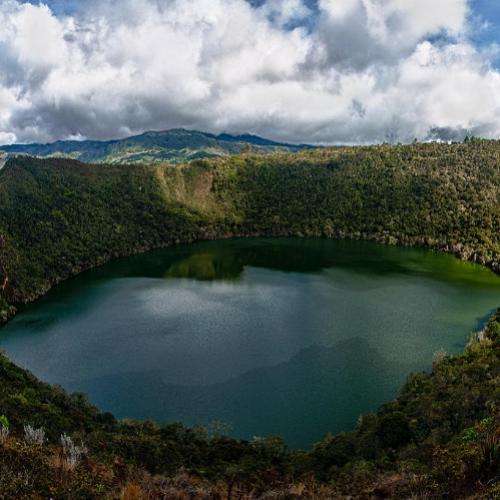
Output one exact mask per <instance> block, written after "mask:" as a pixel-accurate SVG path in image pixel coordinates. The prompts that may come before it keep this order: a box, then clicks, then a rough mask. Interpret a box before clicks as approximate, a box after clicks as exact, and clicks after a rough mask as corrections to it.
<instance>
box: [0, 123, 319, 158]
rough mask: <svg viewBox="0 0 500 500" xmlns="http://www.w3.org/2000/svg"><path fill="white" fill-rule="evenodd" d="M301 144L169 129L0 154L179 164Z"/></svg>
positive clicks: (288, 148)
mask: <svg viewBox="0 0 500 500" xmlns="http://www.w3.org/2000/svg"><path fill="white" fill-rule="evenodd" d="M309 148H312V146H308V145H305V144H299V145H294V144H285V143H280V142H275V141H271V140H269V139H265V138H262V137H258V136H256V135H251V134H244V135H230V134H220V135H214V134H208V133H205V132H198V131H196V130H186V129H172V130H166V131H162V132H145V133H144V134H141V135H136V136H132V137H127V138H125V139H117V140H113V141H57V142H53V143H50V144H13V145H9V146H0V154H1V152H2V151H3V152H5V153H8V154H23V155H29V156H37V157H41V158H48V157H60V158H72V159H75V160H80V161H84V162H87V163H122V164H123V163H156V162H169V163H183V162H185V161H189V160H193V159H197V158H215V157H218V156H228V155H232V154H238V153H241V152H242V151H250V150H251V151H252V152H253V153H259V154H268V153H277V152H297V151H300V150H303V149H309Z"/></svg>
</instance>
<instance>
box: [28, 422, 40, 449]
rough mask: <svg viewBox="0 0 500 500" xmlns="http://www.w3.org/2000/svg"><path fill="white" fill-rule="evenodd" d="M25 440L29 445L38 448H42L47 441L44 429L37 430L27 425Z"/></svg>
mask: <svg viewBox="0 0 500 500" xmlns="http://www.w3.org/2000/svg"><path fill="white" fill-rule="evenodd" d="M24 440H25V441H26V442H27V443H28V444H33V445H37V446H42V445H43V443H44V441H45V431H44V430H43V427H40V428H39V429H35V428H34V427H33V426H31V425H29V424H28V425H25V426H24Z"/></svg>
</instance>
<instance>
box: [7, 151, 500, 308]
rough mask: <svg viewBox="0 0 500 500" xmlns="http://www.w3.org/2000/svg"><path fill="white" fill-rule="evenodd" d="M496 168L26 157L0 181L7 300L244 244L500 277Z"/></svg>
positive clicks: (407, 157)
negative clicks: (114, 162) (313, 246)
mask: <svg viewBox="0 0 500 500" xmlns="http://www.w3.org/2000/svg"><path fill="white" fill-rule="evenodd" d="M499 158H500V145H499V144H498V143H497V142H477V143H470V144H465V145H450V146H447V145H435V144H429V145H413V146H394V147H392V146H378V147H368V148H351V149H337V150H318V151H314V152H307V153H300V154H294V155H274V156H268V157H261V156H252V155H242V156H235V157H230V158H227V159H223V160H217V161H215V160H197V161H194V162H191V163H189V164H186V165H180V166H169V165H160V166H114V167H112V166H107V167H106V168H104V167H103V166H97V165H85V164H82V163H78V162H76V161H70V160H61V159H57V160H56V159H47V160H35V159H33V158H29V157H18V158H15V159H11V160H9V162H8V164H7V165H6V166H5V167H4V169H3V170H2V171H1V172H0V199H1V203H0V231H1V234H2V235H3V237H4V240H5V241H4V245H3V248H2V250H1V252H2V261H3V263H4V265H5V267H6V272H7V274H8V278H9V283H8V285H7V287H6V289H5V291H4V294H3V298H4V300H6V301H7V302H8V303H10V304H15V303H20V302H26V301H29V300H32V299H34V298H35V297H37V296H39V295H40V294H43V293H45V292H46V291H47V290H48V288H49V287H50V286H51V285H52V284H54V283H57V282H58V281H60V280H61V279H64V278H67V277H68V276H71V275H74V274H76V273H78V272H80V271H81V270H82V269H86V268H89V267H92V266H95V265H98V264H101V263H103V262H105V261H107V260H109V259H110V258H113V257H116V256H120V255H127V254H130V253H133V252H139V251H143V250H147V249H150V248H154V247H159V246H164V245H170V244H174V243H179V242H189V241H194V240H197V239H211V238H218V237H230V236H236V235H239V236H245V235H264V236H265V235H273V236H280V235H282V236H287V235H299V236H319V237H331V238H363V239H374V240H377V241H381V242H384V243H389V244H396V243H399V244H405V245H407V244H412V245H422V246H427V247H432V248H438V249H442V250H445V251H450V252H453V253H455V254H457V255H459V256H461V257H462V258H465V259H470V260H474V261H477V262H480V263H482V264H486V265H488V266H490V267H492V268H493V269H499V255H500V238H499V229H500V161H499ZM5 314H6V312H5V309H4V312H3V315H4V316H5Z"/></svg>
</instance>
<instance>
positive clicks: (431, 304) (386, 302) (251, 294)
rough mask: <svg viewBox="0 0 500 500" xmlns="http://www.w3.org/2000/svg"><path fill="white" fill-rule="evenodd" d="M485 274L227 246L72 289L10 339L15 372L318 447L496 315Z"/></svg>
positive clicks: (321, 252)
mask: <svg viewBox="0 0 500 500" xmlns="http://www.w3.org/2000/svg"><path fill="white" fill-rule="evenodd" d="M499 299H500V279H499V278H498V277H497V276H495V275H494V274H492V273H491V272H489V271H488V270H486V269H484V268H481V267H479V266H475V265H472V264H467V263H463V262H459V261H458V260H456V259H454V258H452V257H450V256H446V255H440V254H436V253H432V252H423V251H419V250H409V249H401V248H394V247H383V246H378V245H374V244H370V243H362V242H334V241H327V240H296V239H288V240H285V239H282V240H259V239H256V240H232V241H222V242H210V243H202V244H196V245H192V246H182V247H178V248H173V249H168V250H162V251H155V252H150V253H148V254H145V255H141V256H136V257H131V258H127V259H122V260H119V261H116V262H112V263H110V264H108V265H106V266H104V267H102V268H99V269H96V270H94V271H91V272H88V273H85V274H83V275H81V276H80V277H78V278H76V279H74V280H70V281H68V282H66V283H63V284H62V285H61V286H59V287H57V288H55V289H54V290H53V291H52V292H51V293H49V294H48V295H47V296H46V297H44V298H42V299H41V300H40V301H38V302H37V303H35V304H32V305H30V306H27V307H25V308H24V309H23V311H22V312H21V314H19V315H18V316H17V317H16V318H15V319H14V321H12V322H11V323H10V324H9V325H7V327H6V328H4V329H3V330H2V338H1V345H2V348H4V349H5V350H6V351H7V353H8V354H9V356H11V357H12V358H13V359H14V361H16V362H17V363H19V364H21V365H22V366H25V367H27V368H29V369H30V370H32V371H33V372H34V373H35V374H36V375H38V376H40V377H41V378H43V379H45V380H47V381H50V382H53V383H59V384H62V385H63V386H64V387H66V388H68V389H69V390H78V391H82V392H86V393H88V394H89V395H90V399H91V400H92V401H93V402H94V403H95V404H97V405H98V406H99V407H100V408H102V409H104V410H110V411H113V412H114V413H116V414H117V415H118V416H122V417H135V418H154V419H157V420H160V421H164V422H171V421H182V422H184V423H186V424H189V425H194V424H208V423H210V422H211V421H214V420H218V421H225V422H227V423H229V424H230V425H231V427H232V429H233V431H232V432H233V434H234V435H235V436H241V437H246V438H249V437H252V436H253V435H267V434H277V433H279V434H282V435H283V436H284V437H285V438H287V439H288V440H289V442H290V443H291V444H292V445H293V446H307V445H309V444H310V443H311V442H313V441H314V440H317V439H320V438H321V437H322V435H323V434H324V433H326V432H328V431H331V432H337V431H340V430H347V429H350V428H352V426H353V425H354V423H355V421H356V419H357V417H358V416H359V415H360V414H361V413H366V412H368V411H371V410H374V409H375V408H376V407H377V406H378V405H379V404H381V403H382V402H384V401H386V400H388V399H391V398H392V397H394V396H395V395H396V394H397V391H398V389H399V387H400V386H401V384H402V383H403V382H404V380H405V379H406V377H407V375H408V373H410V372H411V371H415V370H421V369H427V368H429V366H430V364H431V360H432V355H433V353H434V352H435V351H437V350H439V349H442V348H444V349H445V350H447V351H449V352H456V351H459V350H461V349H462V348H463V346H464V344H465V342H466V340H467V335H468V332H469V331H470V330H471V329H472V328H473V327H474V326H475V325H477V324H478V323H479V322H480V320H481V319H484V317H485V314H486V313H487V312H488V311H490V310H493V308H495V307H497V306H498V305H499V302H500V300H499Z"/></svg>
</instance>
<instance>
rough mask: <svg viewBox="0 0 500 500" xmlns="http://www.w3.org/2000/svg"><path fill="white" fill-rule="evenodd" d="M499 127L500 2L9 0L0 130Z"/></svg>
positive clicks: (70, 135) (443, 135) (31, 138)
mask: <svg viewBox="0 0 500 500" xmlns="http://www.w3.org/2000/svg"><path fill="white" fill-rule="evenodd" d="M179 127H183V128H189V129H197V130H203V131H207V132H213V133H219V132H228V133H234V134H237V133H254V134H258V135H262V136H265V137H268V138H271V139H275V140H281V141H286V142H297V143H314V144H367V143H380V142H410V141H413V140H414V139H418V140H422V141H424V140H461V139H462V138H463V137H464V136H465V135H467V134H469V135H476V136H482V137H490V138H500V2H498V0H108V1H104V0H47V1H46V2H38V1H32V2H27V1H21V0H0V144H7V143H14V142H50V141H53V140H58V139H85V138H89V139H112V138H119V137H125V136H129V135H133V134H138V133H142V132H144V131H147V130H165V129H169V128H179Z"/></svg>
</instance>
